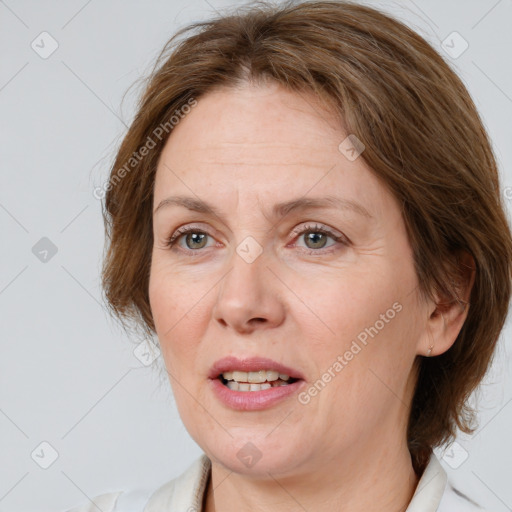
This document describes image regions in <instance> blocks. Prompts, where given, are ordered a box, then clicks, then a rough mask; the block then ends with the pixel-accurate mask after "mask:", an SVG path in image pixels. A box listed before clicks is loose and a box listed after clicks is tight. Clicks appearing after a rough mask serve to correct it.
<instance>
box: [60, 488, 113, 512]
mask: <svg viewBox="0 0 512 512" xmlns="http://www.w3.org/2000/svg"><path fill="white" fill-rule="evenodd" d="M121 494H122V491H119V492H110V493H107V494H101V495H99V496H95V497H94V498H93V499H92V500H91V501H89V502H88V503H84V504H82V505H79V506H77V507H73V508H70V509H68V510H66V511H65V512H98V510H101V511H102V512H112V511H113V510H114V507H115V505H116V501H117V499H118V497H119V496H120V495H121Z"/></svg>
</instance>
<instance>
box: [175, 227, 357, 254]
mask: <svg viewBox="0 0 512 512" xmlns="http://www.w3.org/2000/svg"><path fill="white" fill-rule="evenodd" d="M292 233H293V234H294V235H295V237H301V236H303V235H306V236H305V238H304V240H305V244H306V247H305V249H304V252H306V253H307V254H318V253H322V251H321V249H326V248H329V247H332V246H333V245H336V242H338V243H341V244H343V245H348V243H349V242H348V240H347V239H346V238H345V237H344V236H343V235H339V234H336V233H334V232H333V231H331V230H330V229H328V228H326V227H324V226H319V225H318V224H313V225H312V224H309V225H305V226H300V227H299V228H295V229H294V230H293V232H292ZM209 236H210V235H209V234H208V233H206V232H205V231H203V230H201V229H198V228H197V227H194V226H184V227H183V228H179V229H177V230H176V231H175V232H174V233H173V234H172V235H171V236H170V237H169V238H167V239H166V240H165V246H166V247H168V248H170V249H172V248H173V247H174V246H175V245H178V249H181V250H182V251H185V252H188V253H193V252H196V253H198V254H199V253H200V252H201V251H199V249H204V248H205V247H208V246H207V245H206V244H207V240H208V237H209ZM329 238H330V239H331V240H332V241H333V242H334V243H332V244H331V245H326V244H327V241H328V239H329ZM180 239H183V240H184V242H185V247H183V245H180V243H179V242H180ZM297 247H302V246H300V245H298V246H297ZM323 252H324V253H325V252H326V251H323ZM327 252H332V249H331V250H330V251H327Z"/></svg>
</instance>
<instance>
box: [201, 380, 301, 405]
mask: <svg viewBox="0 0 512 512" xmlns="http://www.w3.org/2000/svg"><path fill="white" fill-rule="evenodd" d="M304 382H305V381H303V380H297V381H295V382H293V383H292V384H287V385H286V386H276V387H273V388H268V389H262V390H261V391H233V390H232V389H229V388H228V387H227V386H225V385H224V384H223V383H222V382H221V380H220V379H210V385H211V386H212V389H213V392H214V393H215V395H216V396H217V398H218V399H219V400H220V401H221V402H222V403H223V404H224V405H227V406H228V407H230V408H232V409H237V410H239V411H258V410H261V409H268V408H269V407H272V406H273V405H275V404H276V403H278V402H280V401H281V400H284V399H285V398H288V397H290V396H291V395H293V394H295V393H297V391H298V390H299V389H300V388H301V387H302V385H303V384H304Z"/></svg>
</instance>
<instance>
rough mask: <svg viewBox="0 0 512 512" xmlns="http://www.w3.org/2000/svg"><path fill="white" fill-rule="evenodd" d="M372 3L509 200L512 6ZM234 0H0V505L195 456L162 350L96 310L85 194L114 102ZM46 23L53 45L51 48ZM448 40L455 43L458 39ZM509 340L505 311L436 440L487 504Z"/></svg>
mask: <svg viewBox="0 0 512 512" xmlns="http://www.w3.org/2000/svg"><path fill="white" fill-rule="evenodd" d="M239 3H240V2H239ZM366 3H368V4H370V5H374V6H381V7H383V8H384V9H385V10H387V11H389V12H390V13H392V14H394V15H395V16H397V17H398V18H400V19H402V20H404V21H406V23H407V24H409V25H410V26H412V27H413V28H414V29H415V30H417V31H418V32H419V33H421V34H422V35H423V36H424V37H426V38H427V39H428V40H429V41H430V42H431V43H432V44H434V45H435V46H436V48H438V49H439V51H440V52H441V53H442V54H443V55H444V56H445V57H446V60H447V61H449V62H450V63H451V64H452V65H453V66H454V68H455V69H456V71H457V72H458V73H459V75H460V76H461V77H462V79H463V80H464V82H465V83H466V84H467V87H468V89H469V91H470V93H471V94H472V96H473V98H474V100H475V102H476V104H477V106H478V108H479V110H480V112H481V114H482V116H483V119H484V122H485V125H486V127H487V129H488V131H489V133H490V135H491V138H492V140H493V144H494V148H495V151H496V155H497V157H498V160H499V163H500V167H501V171H502V179H503V186H504V187H508V188H507V189H506V190H504V195H507V196H508V199H507V207H508V209H509V212H510V209H511V208H512V188H511V187H512V174H511V164H512V145H511V144H510V142H511V140H510V138H511V120H512V99H511V98H512V73H511V68H510V51H511V49H512V32H511V30H510V23H511V21H512V1H511V0H500V1H496V0H479V1H475V0H474V1H462V0H460V1H451V2H447V1H446V0H435V1H428V2H427V1H424V0H415V1H414V2H413V1H404V2H401V3H396V2H371V1H368V2H366ZM227 5H234V4H233V3H232V2H223V1H221V0H210V1H209V2H207V1H205V0H195V1H192V2H185V1H177V0H173V1H169V0H165V1H162V0H152V1H150V2H142V1H133V0H132V1H126V0H123V1H120V0H107V1H101V2H100V1H99V0H89V1H85V0H72V1H67V2H57V1H46V2H35V1H28V0H25V1H21V0H19V1H14V0H5V1H0V44H1V47H2V49H3V50H2V60H1V64H0V109H1V110H0V119H1V130H2V131H1V137H0V144H1V164H0V172H1V188H0V225H1V236H2V250H1V256H0V257H1V262H0V311H1V317H0V332H1V355H2V357H1V358H0V461H1V463H0V512H2V511H3V512H5V511H12V512H17V511H29V510H30V511H33V510H40V511H59V510H65V509H66V508H68V507H71V506H74V505H77V504H79V503H82V502H86V501H87V500H88V498H90V497H93V496H95V495H98V494H101V493H104V492H109V491H116V490H122V489H133V488H138V487H155V486H158V485H161V484H162V483H164V482H165V481H167V480H169V479H170V478H172V477H174V476H176V475H178V474H179V473H181V472H182V471H183V470H184V469H185V468H186V467H187V466H188V465H189V464H190V463H191V462H192V461H193V460H194V459H195V458H197V457H198V456H199V454H200V453H201V451H200V449H199V447H198V446H197V445H196V444H195V443H194V442H193V441H192V440H191V439H190V438H189V436H188V434H187V432H186V430H185V429H184V427H183V426H182V424H181V421H180V419H179V416H178V413H177V411H176V408H175V404H174V401H173V398H172V396H171V393H170V390H169V384H168V382H167V381H166V380H162V379H161V378H160V377H159V372H158V369H159V368H160V369H161V368H162V361H161V359H156V360H155V361H154V362H153V364H148V363H149V362H150V361H149V360H147V359H145V358H144V356H143V355H141V354H142V352H141V350H142V348H143V347H139V345H138V344H139V343H140V342H142V340H133V341H130V340H128V339H127V336H126V335H125V333H124V332H123V331H122V330H121V329H120V328H119V327H118V326H117V325H116V324H115V323H114V322H113V321H112V320H110V319H109V317H108V315H107V313H106V311H105V308H104V307H103V306H102V303H101V291H100V288H99V282H100V281H99V272H100V262H101V255H102V250H103V224H102V219H101V209H100V203H99V201H98V200H97V199H95V198H94V196H93V193H92V192H93V189H94V187H96V186H99V185H101V184H102V183H103V181H104V180H105V178H106V176H107V172H108V169H109V165H110V164H111V163H112V158H113V156H114V154H115V149H116V147H117V145H118V144H119V142H120V140H121V138H122V136H123V134H124V133H125V131H126V127H127V126H128V125H129V123H130V121H131V119H132V116H133V113H134V105H135V100H136V98H137V94H138V93H139V92H140V89H138V88H137V87H133V88H131V89H130V90H129V91H128V94H127V95H126V97H125V99H124V102H122V99H123V95H124V93H125V92H126V91H127V90H128V88H129V87H130V86H131V85H132V84H133V83H134V82H135V81H136V80H137V79H138V78H140V77H141V76H143V75H145V74H146V73H147V72H148V71H149V70H150V68H151V66H152V64H153V62H154V58H155V57H156V55H157V53H158V52H159V51H160V49H161V47H162V46H163V44H164V43H165V42H166V41H167V40H168V38H169V37H170V36H171V35H172V34H173V33H174V32H175V30H176V29H177V28H178V27H181V26H183V25H185V24H186V23H188V22H189V21H192V20H199V19H204V18H208V17H210V16H211V15H212V14H215V10H222V8H223V7H225V6H227ZM44 31H46V32H48V33H49V34H50V36H51V38H53V39H54V40H55V41H56V44H58V47H57V49H56V50H55V51H54V53H52V54H51V55H50V56H46V55H43V56H46V58H43V57H42V56H41V53H42V52H45V51H46V52H48V51H49V50H51V44H52V40H51V39H50V36H46V35H43V36H40V34H41V32H44ZM454 31H456V32H458V33H459V34H460V35H461V36H462V38H464V40H465V41H467V43H468V44H469V47H468V48H467V50H466V51H464V52H463V53H462V54H461V55H460V56H457V58H453V57H451V56H449V55H448V54H447V53H445V51H444V50H443V48H442V47H441V44H442V41H443V40H446V38H447V37H448V36H450V34H452V32H454ZM453 37H455V38H456V39H453ZM450 38H451V39H450ZM450 38H449V39H448V42H450V41H451V40H453V41H454V43H453V44H452V46H453V50H452V51H456V52H460V51H461V50H462V49H463V46H462V44H464V43H463V41H462V40H460V39H457V36H453V35H451V36H450ZM41 39H43V42H41ZM33 42H34V43H33ZM31 45H33V46H35V48H36V49H37V51H36V49H33V47H32V46H31ZM36 45H38V46H36ZM43 45H44V47H43ZM432 149H433V150H435V148H432ZM43 237H47V238H48V239H49V240H51V243H52V244H53V245H54V246H55V248H56V250H57V252H56V253H55V254H52V250H51V247H50V246H49V245H48V241H42V242H39V241H40V239H41V238H43ZM38 242H39V245H36V244H37V243H38ZM45 244H46V245H45ZM34 246H36V248H35V249H33V247H34ZM44 250H47V251H48V253H44ZM40 251H42V252H40ZM34 252H35V254H34ZM41 258H43V259H44V258H46V261H41ZM510 335H511V328H510V320H509V321H508V324H507V327H506V329H505V331H504V332H503V335H502V337H501V341H500V345H499V351H498V355H497V358H496V360H495V363H494V365H493V367H492V370H491V372H490V374H489V376H488V378H487V379H486V384H485V385H484V386H483V387H482V390H481V391H480V393H479V394H478V396H475V400H477V401H478V403H479V406H480V410H481V414H480V428H479V430H478V431H477V433H476V434H475V435H474V436H473V437H467V436H461V437H459V438H458V440H457V443H458V444H456V445H454V446H452V447H450V449H449V450H448V452H441V451H438V454H439V456H444V459H443V465H444V467H445V468H446V469H447V471H448V473H449V476H450V478H451V479H452V481H453V482H454V483H456V484H458V485H459V487H460V488H461V489H462V490H465V491H466V492H468V493H470V494H471V495H472V496H473V497H475V498H476V499H477V500H479V501H480V503H481V504H483V505H484V506H486V507H487V508H488V509H489V510H490V511H495V512H501V511H505V510H512V508H511V507H512V486H511V485H510V476H511V469H510V467H511V464H510V456H511V455H512V437H511V436H510V435H507V434H509V433H510V426H511V420H512V405H510V402H511V400H512V383H511V376H512V365H511V360H510V357H509V356H510V352H511V341H510V339H511V336H510ZM137 347H138V348H137ZM134 349H135V354H134ZM136 354H138V355H139V357H137V356H136ZM43 442H45V443H49V445H50V446H49V445H48V444H43V445H41V443H43ZM55 457H57V458H56V460H54V461H53V459H54V458H55ZM50 463H51V465H49V464H50ZM45 465H49V467H47V469H44V468H43V467H42V466H45Z"/></svg>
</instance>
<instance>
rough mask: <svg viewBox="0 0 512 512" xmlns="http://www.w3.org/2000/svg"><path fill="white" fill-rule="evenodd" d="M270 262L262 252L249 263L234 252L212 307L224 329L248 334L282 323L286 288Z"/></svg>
mask: <svg viewBox="0 0 512 512" xmlns="http://www.w3.org/2000/svg"><path fill="white" fill-rule="evenodd" d="M269 263H270V258H268V257H267V254H266V252H265V251H264V252H263V253H262V254H260V255H259V256H258V257H257V258H256V259H255V260H254V261H252V262H250V263H249V262H248V261H246V260H245V259H244V258H243V257H241V256H240V255H239V254H238V253H237V252H235V251H234V252H233V256H232V258H231V260H230V270H228V272H227V274H226V275H225V277H224V278H223V279H222V280H221V282H220V284H219V288H218V295H217V300H216V303H215V306H214V309H213V317H214V319H215V320H216V321H217V322H218V323H219V324H220V325H221V326H222V327H223V328H228V327H231V328H232V329H234V330H235V331H237V332H238V333H243V334H248V333H251V332H253V331H254V330H256V329H268V328H273V327H277V326H279V325H280V324H281V323H283V322H284V318H285V311H286V308H285V302H284V299H285V289H286V287H285V286H284V285H283V283H282V282H281V281H280V280H279V279H277V278H276V275H275V270H272V269H271V268H270V266H269Z"/></svg>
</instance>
